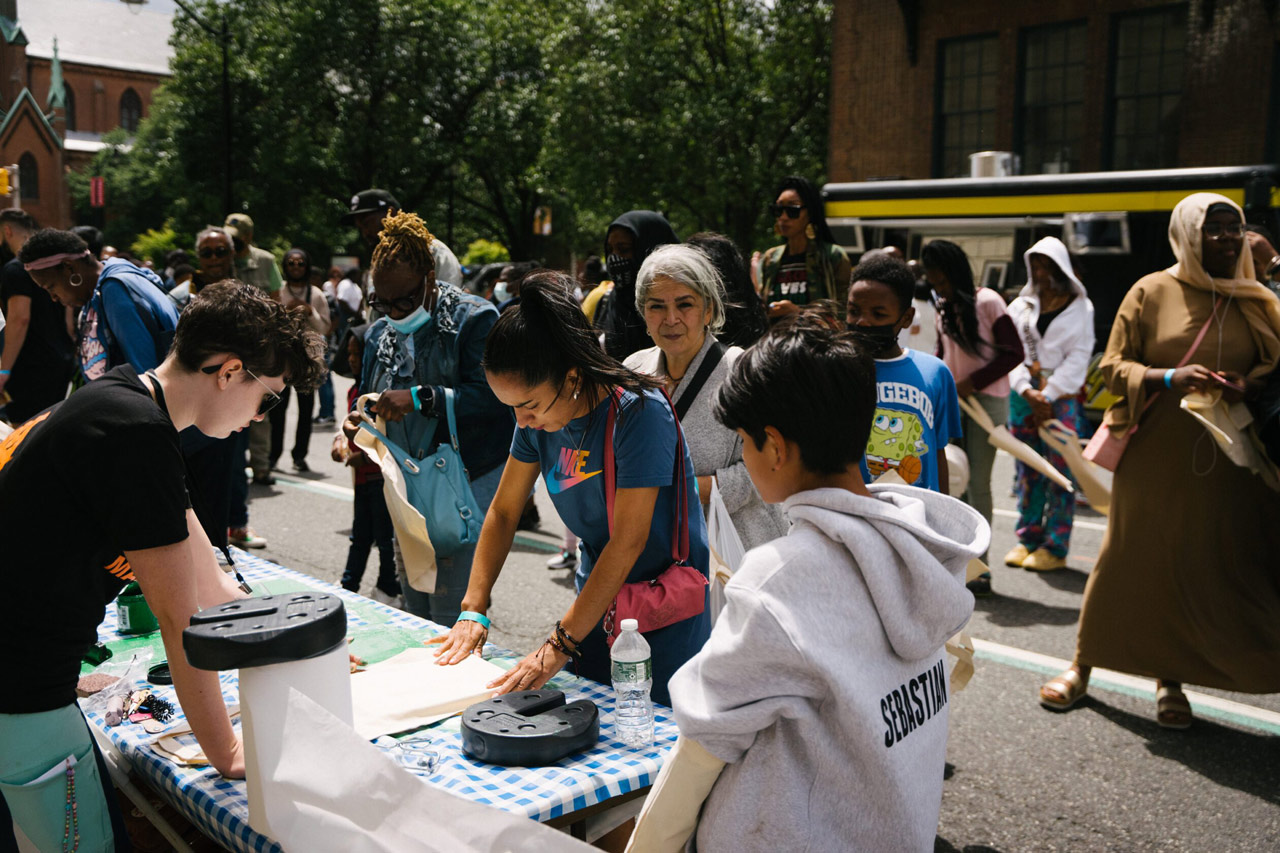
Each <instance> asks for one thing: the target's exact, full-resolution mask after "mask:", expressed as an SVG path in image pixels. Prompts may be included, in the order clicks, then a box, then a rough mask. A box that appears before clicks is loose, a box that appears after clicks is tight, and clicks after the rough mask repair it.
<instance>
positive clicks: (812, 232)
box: [804, 222, 818, 240]
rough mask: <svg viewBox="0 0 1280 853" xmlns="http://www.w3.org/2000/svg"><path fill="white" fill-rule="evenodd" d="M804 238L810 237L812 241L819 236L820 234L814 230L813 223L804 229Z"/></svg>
mask: <svg viewBox="0 0 1280 853" xmlns="http://www.w3.org/2000/svg"><path fill="white" fill-rule="evenodd" d="M804 236H806V237H808V238H809V239H810V240H812V239H814V238H816V237H817V236H818V232H817V231H815V230H814V227H813V223H812V222H810V223H809V224H808V225H806V226H805V227H804Z"/></svg>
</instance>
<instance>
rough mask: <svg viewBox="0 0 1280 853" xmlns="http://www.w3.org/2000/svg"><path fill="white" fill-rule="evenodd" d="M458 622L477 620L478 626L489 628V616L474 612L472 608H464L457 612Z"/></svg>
mask: <svg viewBox="0 0 1280 853" xmlns="http://www.w3.org/2000/svg"><path fill="white" fill-rule="evenodd" d="M458 621H459V622H479V623H480V627H481V628H484V629H485V630H486V631H488V630H489V617H488V616H485V615H484V614H483V613H476V612H475V611H474V610H464V611H462V612H461V613H459V614H458Z"/></svg>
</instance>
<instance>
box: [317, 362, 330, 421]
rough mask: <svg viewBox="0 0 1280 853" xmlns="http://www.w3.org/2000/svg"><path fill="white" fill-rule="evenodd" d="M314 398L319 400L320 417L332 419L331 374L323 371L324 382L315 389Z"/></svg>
mask: <svg viewBox="0 0 1280 853" xmlns="http://www.w3.org/2000/svg"><path fill="white" fill-rule="evenodd" d="M316 396H318V397H319V398H320V417H322V418H332V417H333V374H332V373H330V372H328V371H325V374H324V382H322V383H321V384H320V387H319V388H317V389H316Z"/></svg>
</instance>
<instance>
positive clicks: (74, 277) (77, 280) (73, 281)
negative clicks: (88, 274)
mask: <svg viewBox="0 0 1280 853" xmlns="http://www.w3.org/2000/svg"><path fill="white" fill-rule="evenodd" d="M67 283H68V284H70V285H71V286H72V287H79V286H80V285H82V284H84V279H83V278H82V277H81V276H80V273H78V272H73V273H72V274H71V278H69V279H68V280H67Z"/></svg>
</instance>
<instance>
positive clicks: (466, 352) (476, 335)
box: [342, 213, 512, 625]
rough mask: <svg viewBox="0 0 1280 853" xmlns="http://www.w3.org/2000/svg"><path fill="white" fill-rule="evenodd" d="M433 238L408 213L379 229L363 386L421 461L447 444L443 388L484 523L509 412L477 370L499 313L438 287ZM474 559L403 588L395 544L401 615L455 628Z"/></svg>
mask: <svg viewBox="0 0 1280 853" xmlns="http://www.w3.org/2000/svg"><path fill="white" fill-rule="evenodd" d="M434 239H435V238H434V237H432V236H431V232H430V231H428V230H427V226H426V224H425V223H423V221H422V220H421V219H420V218H418V216H417V215H415V214H413V213H393V214H391V215H390V216H388V217H387V218H386V219H385V220H384V221H383V223H382V231H381V233H380V234H379V237H378V245H377V247H376V248H375V249H374V250H373V262H372V266H371V273H372V276H373V290H374V297H373V298H372V299H371V300H369V305H370V306H371V307H373V308H374V309H376V310H377V311H378V312H380V313H381V314H382V316H381V317H380V318H379V319H378V320H377V321H375V322H374V323H373V325H372V326H370V328H369V331H368V333H367V335H366V337H365V348H364V363H363V369H362V371H361V378H360V389H361V390H362V391H364V392H366V393H374V392H378V393H380V395H381V396H380V397H379V399H378V404H377V413H378V414H379V415H382V416H383V417H384V418H386V420H387V421H388V424H387V437H388V438H389V439H391V441H392V442H394V443H395V444H397V445H399V446H400V447H402V448H404V449H405V450H406V451H408V452H409V453H411V454H413V455H414V456H416V457H418V458H420V459H421V458H425V457H426V456H428V455H430V454H431V453H433V452H434V451H435V449H436V447H437V446H438V445H439V444H440V443H441V442H448V441H449V440H450V438H449V425H448V418H447V408H446V402H445V391H446V390H451V391H452V392H453V399H454V411H455V413H456V416H457V423H458V445H459V451H460V453H461V454H462V463H463V465H464V466H465V467H466V469H467V475H468V477H469V478H470V480H471V491H472V494H473V495H474V496H475V499H476V503H477V504H478V505H479V509H480V513H481V516H483V514H484V513H485V511H486V510H487V509H488V507H489V501H491V500H492V499H493V495H494V492H496V491H497V489H498V480H499V479H500V478H501V477H502V463H503V462H505V461H506V458H507V448H508V447H509V446H510V444H511V430H512V424H511V413H510V412H509V411H508V410H507V409H506V408H505V407H503V405H502V404H501V403H499V402H498V398H497V397H495V396H493V392H492V391H491V390H489V384H488V383H487V382H485V378H484V369H483V368H482V367H481V366H480V360H481V358H482V356H483V355H484V343H485V339H486V338H487V337H488V336H489V330H490V329H492V328H493V324H494V323H495V322H496V321H497V319H498V309H497V308H495V307H493V304H492V303H490V302H489V301H488V300H486V299H482V298H481V297H479V296H473V295H472V294H469V293H464V292H463V291H462V290H460V289H459V288H458V287H456V286H455V285H452V284H449V283H448V282H443V281H441V282H438V281H436V269H435V261H434V259H433V256H432V253H431V243H432V242H433V240H434ZM359 422H360V418H359V416H358V415H357V414H356V413H355V412H352V413H351V415H349V416H348V418H347V420H346V422H345V423H344V424H343V427H342V428H343V432H344V433H345V434H346V436H347V438H348V439H350V438H352V437H354V436H355V432H356V429H357V428H358V424H359ZM474 555H475V546H474V545H473V546H469V547H467V546H464V547H463V548H462V549H461V550H459V551H457V552H455V553H454V554H453V555H452V556H449V557H440V556H438V555H437V557H436V587H435V591H434V592H432V593H425V592H420V591H418V590H416V589H414V588H413V587H411V586H410V585H409V579H408V577H407V575H406V572H405V565H404V556H403V553H402V552H401V551H400V548H399V546H397V548H396V567H397V569H398V574H399V576H400V588H401V589H402V590H403V591H404V597H405V605H406V609H408V610H409V612H411V613H413V614H415V615H418V616H421V617H423V618H424V619H430V620H432V621H433V622H438V623H440V624H442V625H452V624H453V623H454V621H455V620H456V619H457V618H458V613H459V612H460V611H461V606H462V595H463V593H464V592H466V589H467V580H468V578H470V576H471V559H472V557H473V556H474Z"/></svg>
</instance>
